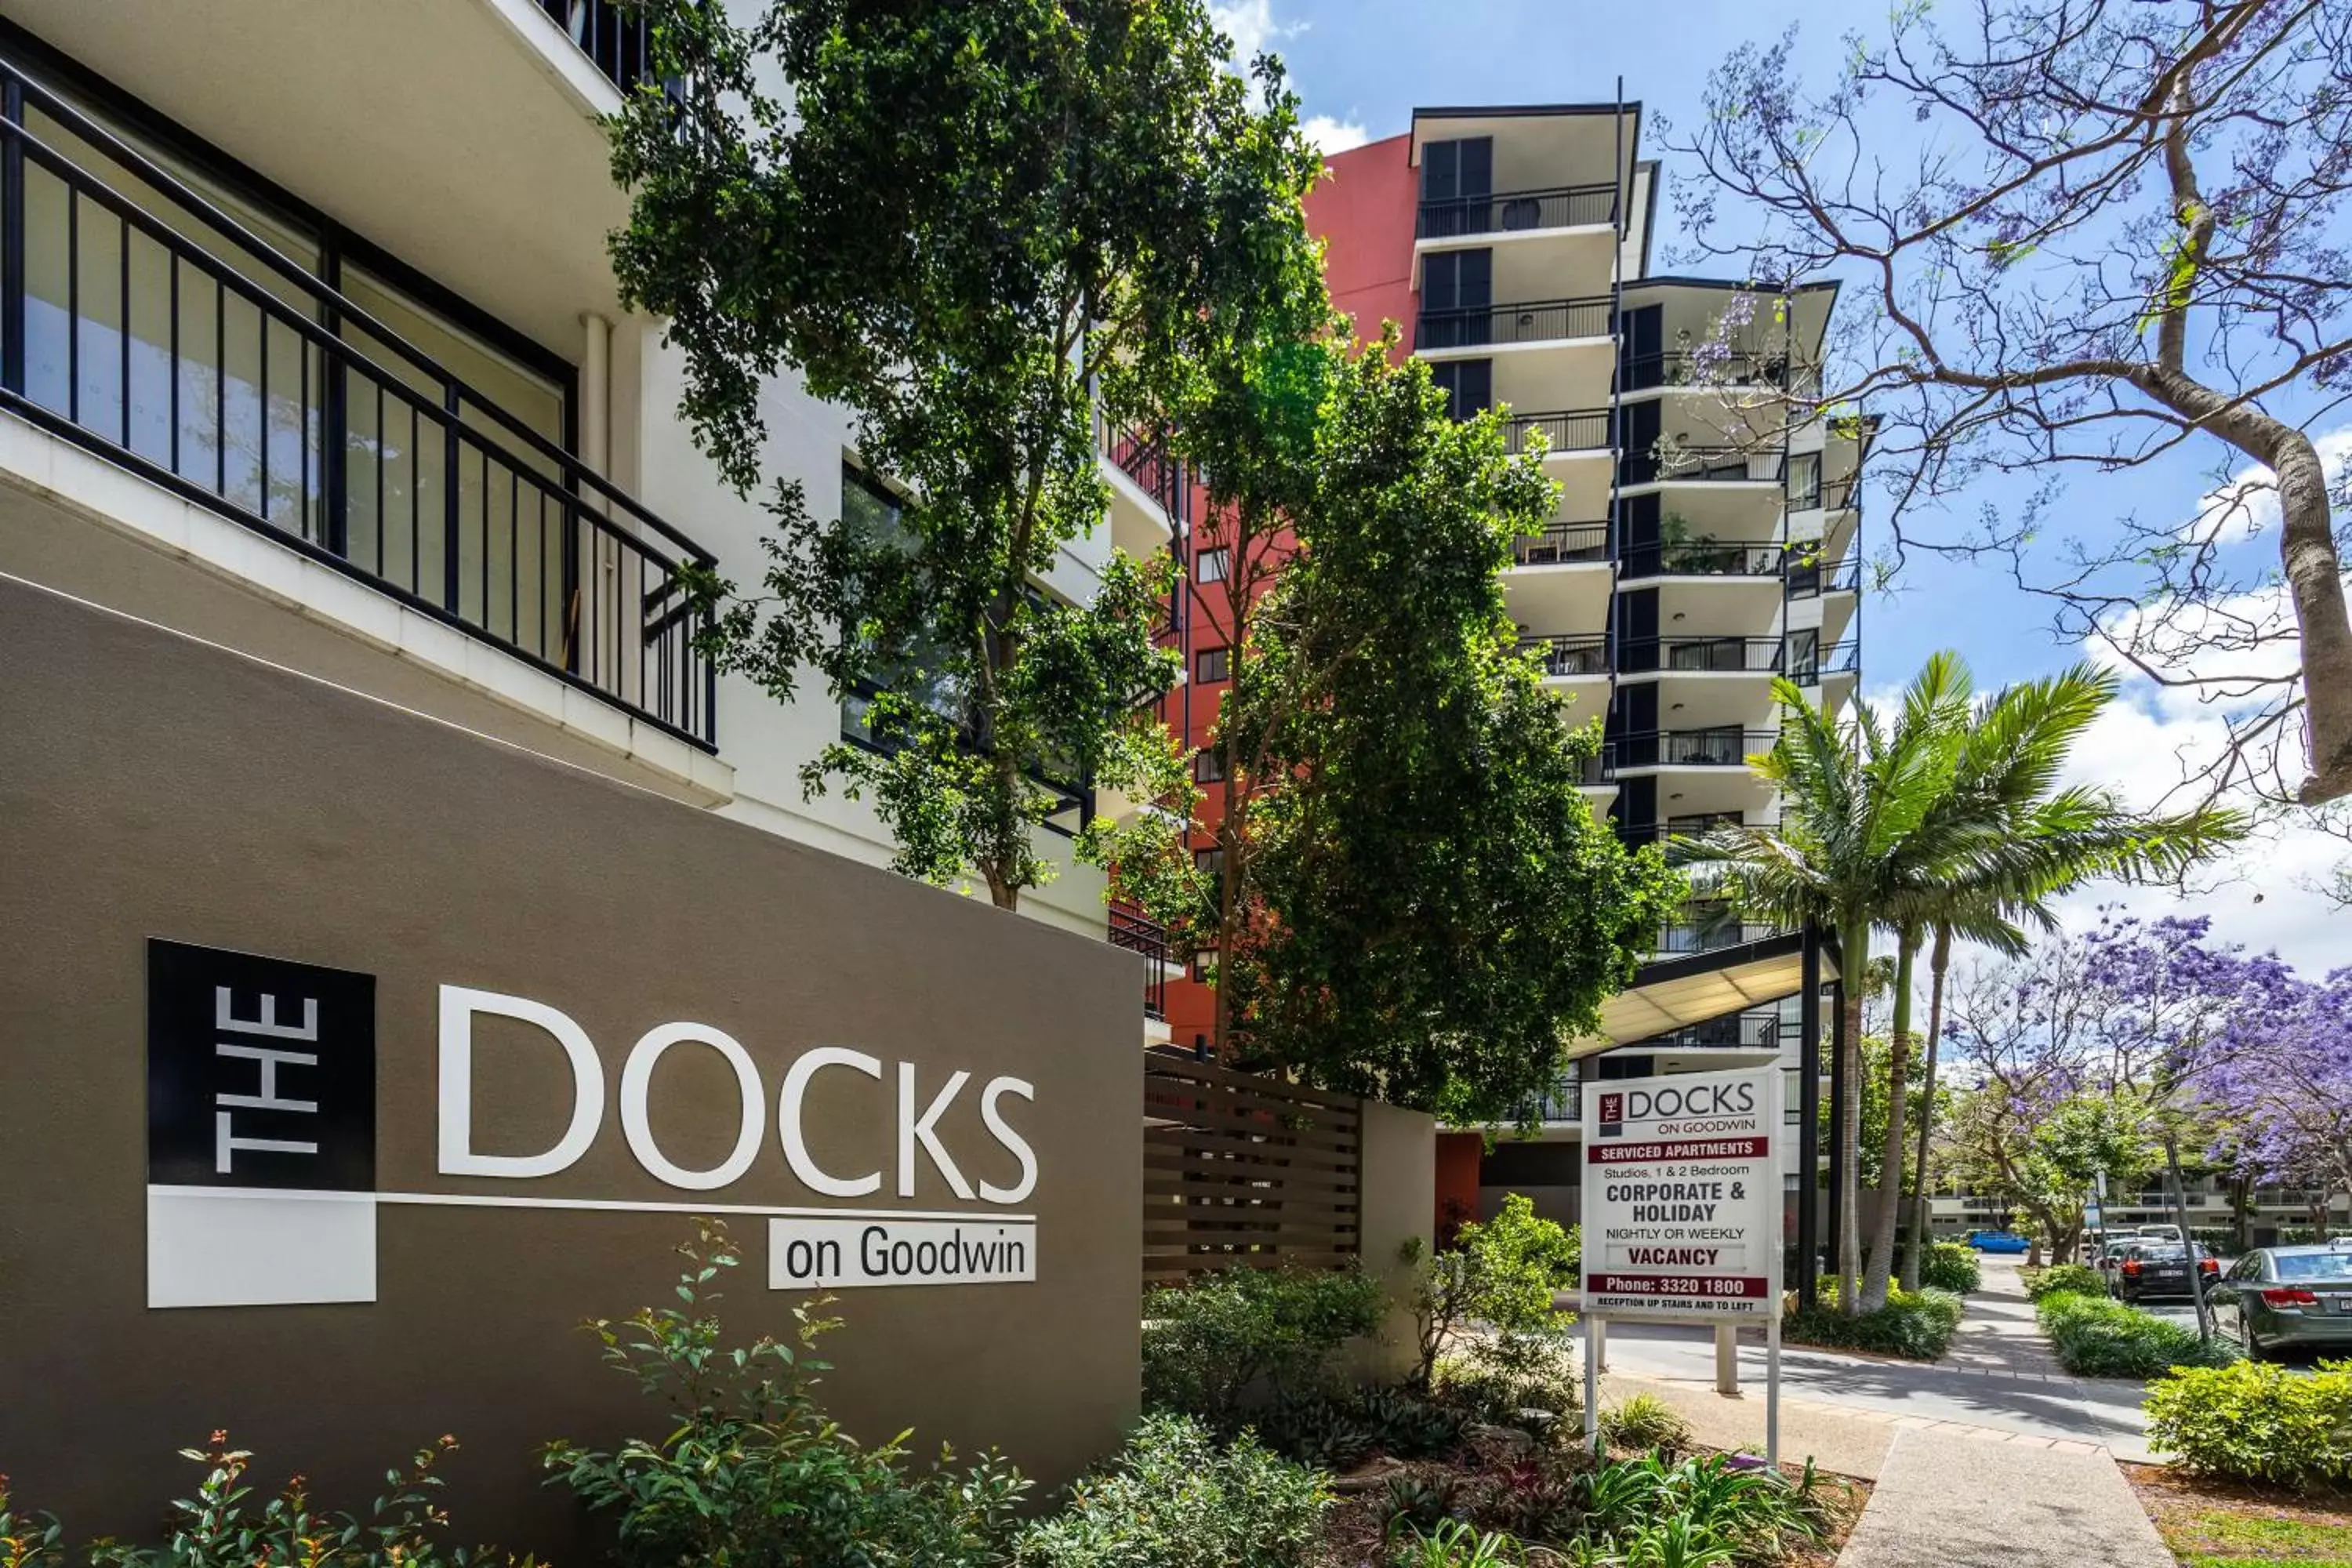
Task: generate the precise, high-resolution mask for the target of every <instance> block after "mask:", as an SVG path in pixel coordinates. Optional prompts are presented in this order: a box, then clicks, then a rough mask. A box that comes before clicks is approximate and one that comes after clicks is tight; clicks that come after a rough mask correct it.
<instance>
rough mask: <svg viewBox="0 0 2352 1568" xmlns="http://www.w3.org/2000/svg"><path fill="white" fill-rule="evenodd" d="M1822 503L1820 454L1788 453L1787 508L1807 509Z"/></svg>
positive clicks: (1793, 509) (1795, 509) (1791, 509)
mask: <svg viewBox="0 0 2352 1568" xmlns="http://www.w3.org/2000/svg"><path fill="white" fill-rule="evenodd" d="M1821 504H1822V455H1821V454H1820V453H1819V452H1791V453H1790V454H1789V510H1790V511H1808V510H1811V509H1812V508H1814V507H1817V506H1819V505H1821Z"/></svg>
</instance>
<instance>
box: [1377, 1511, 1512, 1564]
mask: <svg viewBox="0 0 2352 1568" xmlns="http://www.w3.org/2000/svg"><path fill="white" fill-rule="evenodd" d="M1527 1560H1528V1552H1527V1548H1526V1547H1524V1546H1522V1545H1520V1544H1519V1542H1517V1539H1515V1538H1514V1537H1513V1536H1512V1535H1511V1534H1510V1533H1509V1532H1507V1531H1500V1530H1483V1531H1482V1530H1479V1529H1477V1528H1476V1527H1475V1526H1473V1525H1468V1524H1465V1523H1463V1522H1462V1521H1460V1520H1458V1519H1449V1520H1444V1521H1440V1522H1439V1523H1438V1525H1437V1526H1436V1528H1435V1529H1434V1530H1432V1531H1427V1532H1426V1533H1424V1532H1423V1531H1420V1530H1418V1529H1416V1530H1414V1531H1413V1532H1412V1538H1411V1540H1410V1542H1408V1543H1407V1544H1406V1546H1405V1547H1404V1549H1403V1550H1402V1551H1400V1552H1397V1553H1396V1555H1395V1556H1394V1558H1393V1559H1391V1561H1392V1563H1394V1565H1395V1568H1518V1565H1519V1564H1521V1563H1525V1562H1527Z"/></svg>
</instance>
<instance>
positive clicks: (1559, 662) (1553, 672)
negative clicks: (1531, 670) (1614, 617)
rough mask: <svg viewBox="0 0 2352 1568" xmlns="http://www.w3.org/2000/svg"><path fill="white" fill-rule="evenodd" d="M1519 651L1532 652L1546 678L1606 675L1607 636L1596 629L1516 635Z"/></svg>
mask: <svg viewBox="0 0 2352 1568" xmlns="http://www.w3.org/2000/svg"><path fill="white" fill-rule="evenodd" d="M1519 651H1520V652H1521V653H1522V654H1530V655H1533V656H1534V657H1535V658H1536V661H1537V664H1538V668H1540V669H1541V671H1542V674H1543V678H1544V679H1546V680H1584V679H1607V677H1608V674H1609V638H1608V637H1606V636H1605V635H1603V634H1601V633H1598V632H1594V633H1574V634H1570V635H1567V636H1561V637H1521V638H1520V639H1519Z"/></svg>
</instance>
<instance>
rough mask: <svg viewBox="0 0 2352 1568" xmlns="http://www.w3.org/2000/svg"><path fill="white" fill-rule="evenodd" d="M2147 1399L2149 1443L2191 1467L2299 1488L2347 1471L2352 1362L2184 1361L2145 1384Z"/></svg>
mask: <svg viewBox="0 0 2352 1568" xmlns="http://www.w3.org/2000/svg"><path fill="white" fill-rule="evenodd" d="M2147 1440H2148V1447H2150V1448H2152V1449H2154V1450H2155V1451H2156V1452H2158V1453H2159V1454H2169V1455H2171V1456H2172V1458H2173V1459H2174V1462H2176V1463H2178V1464H2179V1466H2180V1467H2181V1468H2184V1469H2186V1470H2189V1472H2191V1473H2192V1474H2196V1475H2200V1476H2214V1477H2220V1478H2222V1479H2229V1480H2237V1481H2251V1482H2255V1483H2259V1484H2262V1485H2265V1486H2277V1487H2290V1488H2293V1489H2295V1490H2297V1491H2308V1490H2311V1489H2314V1488H2317V1487H2336V1486H2341V1485H2343V1484H2344V1483H2346V1482H2347V1480H2352V1363H2345V1362H2326V1363H2321V1364H2320V1366H2319V1367H2318V1368H2317V1369H2316V1370H2315V1371H2314V1372H2312V1373H2307V1374H2305V1375H2301V1376H2298V1375H2296V1374H2294V1373H2291V1372H2289V1371H2288V1370H2287V1369H2286V1368H2284V1367H2280V1366H2272V1365H2267V1364H2264V1363H2259V1362H2244V1361H2242V1362H2236V1363H2231V1364H2230V1365H2228V1366H2221V1367H2183V1368H2180V1369H2179V1370H2177V1371H2175V1372H2173V1373H2170V1374H2168V1375H2167V1376H2165V1377H2161V1378H2159V1379H2158V1380H2157V1381H2156V1382H2155V1383H2153V1384H2149V1385H2148V1390H2147Z"/></svg>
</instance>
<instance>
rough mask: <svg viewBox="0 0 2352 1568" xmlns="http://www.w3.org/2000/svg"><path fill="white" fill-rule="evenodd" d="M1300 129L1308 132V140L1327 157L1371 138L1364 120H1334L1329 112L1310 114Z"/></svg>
mask: <svg viewBox="0 0 2352 1568" xmlns="http://www.w3.org/2000/svg"><path fill="white" fill-rule="evenodd" d="M1299 129H1301V130H1302V131H1304V132H1307V140H1308V141H1309V142H1313V143H1315V149H1316V151H1317V152H1318V153H1323V154H1324V155H1326V156H1327V157H1328V155H1330V154H1331V153H1344V152H1346V151H1347V150H1348V149H1349V148H1350V147H1360V146H1362V145H1363V144H1364V143H1365V142H1369V141H1370V140H1371V132H1369V131H1366V130H1365V129H1364V124H1363V121H1360V120H1334V119H1332V118H1331V116H1329V115H1328V114H1311V115H1308V116H1307V122H1306V123H1305V124H1304V125H1302V126H1301V127H1300V128H1299Z"/></svg>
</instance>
